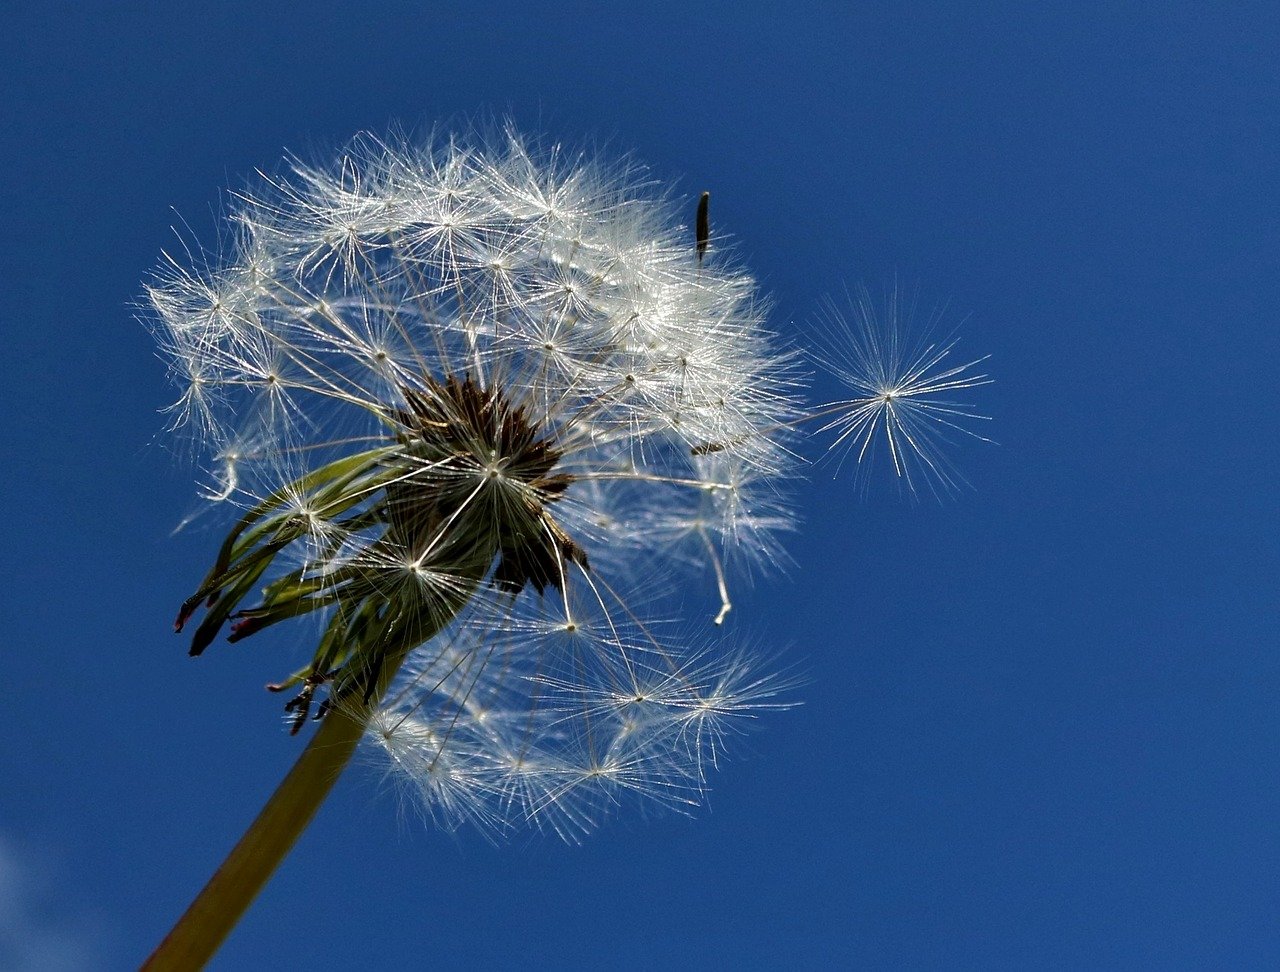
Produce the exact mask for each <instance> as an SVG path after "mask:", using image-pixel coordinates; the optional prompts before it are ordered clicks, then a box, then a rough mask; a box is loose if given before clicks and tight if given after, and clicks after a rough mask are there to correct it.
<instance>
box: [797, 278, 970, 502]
mask: <svg viewBox="0 0 1280 972" xmlns="http://www.w3.org/2000/svg"><path fill="white" fill-rule="evenodd" d="M915 310H916V308H915V298H914V296H913V297H910V298H908V299H907V301H906V304H905V306H904V303H903V298H902V295H901V294H900V292H899V291H898V289H897V287H896V286H895V287H894V289H893V290H892V291H890V292H889V293H888V294H887V295H886V297H885V299H884V302H883V306H882V307H881V308H879V309H877V307H876V304H875V302H874V300H873V298H872V297H871V295H870V293H869V292H868V291H867V290H866V288H865V287H863V288H860V289H859V290H858V291H857V293H856V294H855V295H854V297H853V299H852V300H851V301H850V310H849V316H848V317H846V316H845V315H844V314H843V313H842V311H841V309H840V308H839V307H838V306H837V305H836V304H835V303H834V302H830V303H829V304H828V306H827V308H826V314H825V321H824V323H825V325H826V327H825V338H826V340H825V342H824V343H825V344H826V347H825V348H824V350H823V354H822V355H821V361H822V363H823V364H824V366H826V367H827V368H829V369H830V370H831V371H832V373H834V374H835V376H836V377H837V378H839V379H840V380H841V381H842V382H844V383H845V384H846V385H847V386H848V387H849V389H850V390H851V391H852V392H853V393H854V395H853V397H852V398H849V399H847V400H844V401H840V402H835V403H833V404H832V405H829V406H826V407H824V408H823V409H822V410H821V412H820V414H823V415H834V417H833V418H831V419H830V420H829V421H828V422H827V423H826V424H825V425H824V426H823V427H822V431H834V432H835V433H836V437H835V440H834V442H832V444H831V447H830V448H831V449H832V450H836V451H838V452H839V453H840V454H841V456H842V460H841V461H843V458H844V457H847V456H853V457H854V458H855V459H856V461H857V465H858V468H859V470H860V471H861V472H862V473H863V474H864V475H865V474H867V473H869V472H870V471H871V470H872V469H873V468H874V466H875V465H876V463H877V458H878V456H879V455H880V454H883V455H884V456H885V457H887V462H888V464H889V465H890V466H891V467H892V469H893V472H894V474H895V475H896V476H897V477H898V479H899V480H900V481H901V482H902V483H903V484H904V485H905V486H906V488H907V489H908V490H909V491H910V492H911V493H913V494H915V493H918V492H919V491H920V490H922V489H927V490H929V491H930V492H932V493H933V494H934V495H935V496H938V497H941V496H942V495H943V494H945V493H948V492H953V491H955V490H957V489H959V488H960V487H961V486H963V485H964V484H965V480H964V477H963V475H962V474H961V473H960V471H959V470H958V469H957V467H956V466H955V464H954V463H953V461H952V460H951V458H950V456H949V455H948V449H949V448H950V447H951V446H953V445H954V444H955V443H956V442H957V441H958V440H959V439H964V438H973V439H978V440H981V441H983V442H990V441H991V440H990V439H987V438H986V437H984V436H983V435H981V434H980V433H979V432H978V431H976V429H975V428H974V426H975V425H976V424H977V423H981V422H985V421H988V420H989V418H988V416H985V415H981V414H979V413H978V412H977V411H976V410H975V409H974V407H973V406H972V405H971V404H970V403H968V402H967V401H965V400H964V398H963V397H962V393H964V392H966V391H968V390H969V389H971V388H977V387H979V386H981V385H989V384H991V381H992V379H991V378H989V377H988V376H987V375H985V374H978V373H975V371H974V369H975V368H976V367H977V366H978V365H979V364H981V363H982V362H983V361H985V360H986V356H983V357H980V358H976V359H973V360H971V361H967V362H964V363H963V364H956V363H953V361H952V352H953V351H954V350H955V348H956V345H957V344H958V339H957V338H956V337H955V336H954V334H951V335H946V336H942V337H939V336H938V331H939V327H940V323H941V321H940V317H941V314H940V312H938V311H935V312H934V314H933V315H932V316H931V317H930V319H929V320H928V321H927V322H926V323H925V325H924V326H923V327H921V328H920V329H919V330H918V331H913V324H914V318H915Z"/></svg>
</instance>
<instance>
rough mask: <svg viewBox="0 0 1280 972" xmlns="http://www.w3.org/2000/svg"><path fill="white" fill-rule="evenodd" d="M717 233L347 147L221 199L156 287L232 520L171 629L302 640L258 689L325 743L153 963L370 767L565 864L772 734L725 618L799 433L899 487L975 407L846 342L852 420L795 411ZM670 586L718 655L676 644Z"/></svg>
mask: <svg viewBox="0 0 1280 972" xmlns="http://www.w3.org/2000/svg"><path fill="white" fill-rule="evenodd" d="M707 203H708V194H706V193H704V194H703V195H702V197H701V201H700V204H699V207H698V210H697V214H696V219H695V222H696V226H695V229H694V233H693V235H692V241H691V239H690V234H689V230H688V228H687V227H684V226H681V225H680V224H679V221H678V220H677V219H675V218H674V215H673V212H672V209H671V207H670V206H669V205H668V203H667V202H665V201H664V200H663V199H662V198H654V197H653V195H652V194H651V193H650V192H649V187H648V183H646V182H645V181H644V178H643V174H642V172H641V171H640V170H639V169H638V168H637V167H635V166H634V165H632V164H623V165H615V166H609V165H607V164H605V163H603V162H601V161H599V160H598V159H596V158H594V157H591V156H589V155H586V154H572V153H567V152H565V151H564V150H563V149H561V148H560V147H559V146H549V147H539V146H536V145H532V144H531V143H529V142H527V141H526V140H524V139H522V138H521V137H520V136H518V135H517V134H516V133H514V132H513V131H510V130H507V131H505V132H503V133H502V134H501V135H499V136H495V137H487V138H486V137H481V136H475V137H471V138H449V139H441V140H439V141H437V142H435V143H433V144H430V145H428V146H426V147H420V146H414V145H410V144H408V143H407V142H406V141H404V140H389V141H384V140H379V139H376V138H373V137H369V136H363V137H361V138H358V139H357V140H355V141H354V142H353V143H352V144H351V146H350V147H349V148H348V150H347V151H346V152H345V153H343V154H342V156H341V157H340V158H339V160H338V161H337V162H335V163H334V164H332V165H328V166H312V165H306V164H303V163H301V162H298V161H296V160H294V161H293V162H292V163H291V169H290V171H289V173H288V174H286V175H282V176H279V177H266V176H264V177H263V179H262V183H261V185H260V188H258V189H255V190H252V191H246V192H243V193H239V194H237V195H236V196H235V198H234V202H233V204H232V206H231V211H230V213H229V217H230V220H231V222H232V224H233V226H234V227H235V233H234V234H233V236H232V239H231V241H230V246H229V251H228V252H227V253H225V254H223V255H222V256H220V257H218V258H216V259H215V260H214V261H213V262H212V263H211V265H208V266H204V267H199V266H197V267H192V266H191V265H190V264H193V263H196V262H197V261H196V260H194V259H192V258H191V254H190V251H188V253H187V260H186V262H183V261H180V260H176V259H171V258H167V257H166V260H165V262H164V264H163V265H162V266H161V268H160V269H159V270H158V271H157V273H156V275H155V278H154V280H153V281H152V283H151V285H150V286H149V288H148V297H149V304H150V316H151V321H152V322H153V324H154V325H155V330H156V333H157V336H158V339H159V341H160V344H161V347H162V349H163V350H164V352H165V353H166V355H167V357H168V359H169V362H170V365H171V370H172V372H173V374H174V376H175V377H176V379H177V381H178V383H179V385H180V386H181V394H180V397H179V399H178V401H177V402H176V403H175V404H174V405H173V408H172V419H173V424H174V426H176V427H187V428H190V429H191V430H193V431H194V432H195V433H196V437H197V438H198V439H199V440H200V441H201V442H202V443H203V444H204V445H205V446H206V448H207V455H209V456H210V457H211V458H210V463H211V467H210V469H209V478H210V483H209V485H208V489H207V491H206V495H207V497H208V498H209V499H211V500H213V501H215V502H222V503H231V504H235V505H237V506H238V507H239V508H240V510H241V513H240V516H239V518H238V520H237V522H236V523H235V525H234V527H233V528H232V530H231V532H230V533H229V535H228V536H227V537H226V539H225V541H224V542H223V544H222V546H221V549H220V550H219V551H218V553H217V555H216V557H215V559H214V563H213V566H212V567H211V569H210V570H209V572H208V574H207V575H206V577H205V579H204V581H203V582H202V583H201V584H199V585H198V587H197V588H196V590H195V591H194V592H193V593H192V595H191V597H189V598H188V599H187V601H186V602H184V603H183V605H182V606H181V609H180V610H179V612H178V616H177V619H176V623H175V628H176V629H177V630H179V631H183V630H185V629H187V628H188V627H189V626H191V625H193V624H194V631H192V632H191V643H190V652H191V654H193V655H198V654H201V653H202V652H204V651H205V650H206V649H208V648H209V647H210V646H211V645H212V644H213V643H214V641H215V640H216V639H217V638H218V637H219V635H220V634H222V633H224V632H225V633H226V635H227V640H229V641H232V642H240V641H245V640H247V639H250V638H252V637H253V636H254V635H256V634H258V633H259V632H261V631H263V630H264V629H266V628H268V627H271V626H273V625H276V624H278V623H280V622H283V621H291V620H295V619H298V618H303V617H308V616H309V617H311V618H312V619H313V620H314V621H315V623H316V627H317V630H318V631H319V638H318V642H317V645H316V648H315V651H314V654H313V657H312V659H311V661H310V662H309V663H308V664H306V665H304V666H303V667H302V668H300V669H298V670H297V671H295V672H294V673H292V674H291V675H289V676H288V677H286V678H284V679H283V680H281V681H280V682H278V683H276V684H273V685H270V686H268V688H270V689H272V690H273V691H278V692H288V693H290V696H289V700H288V701H287V703H286V705H285V712H286V717H287V721H288V724H289V726H290V728H291V730H292V731H293V732H295V733H296V732H298V731H299V730H300V729H301V728H302V727H303V725H304V724H305V723H306V721H307V719H308V717H311V718H313V719H315V720H320V727H319V729H318V730H317V732H316V733H315V735H314V736H313V737H312V740H311V742H310V744H309V745H308V747H307V748H306V750H305V751H304V752H303V754H302V756H301V757H300V759H299V761H298V763H297V764H296V766H295V767H294V769H293V770H292V771H291V773H290V774H289V776H288V777H287V778H286V780H285V781H284V782H283V783H282V784H281V786H280V788H279V789H278V790H277V791H276V794H275V795H274V796H273V797H272V799H271V801H270V802H269V803H268V804H267V806H266V807H265V808H264V810H263V811H262V813H261V814H260V816H259V817H258V819H257V820H256V821H255V823H254V824H253V826H252V827H251V828H250V830H249V831H248V832H247V833H246V835H245V837H244V838H243V839H242V841H241V842H240V844H239V845H237V847H236V848H235V850H233V852H232V854H231V856H230V857H228V859H227V861H226V862H225V863H224V865H223V866H222V868H220V869H219V871H218V873H217V874H216V875H215V877H214V878H213V879H212V880H211V881H210V883H209V885H208V886H207V887H206V889H205V890H204V891H203V892H202V893H201V895H200V896H199V897H198V898H197V899H196V901H195V903H193V905H192V906H191V908H190V909H189V910H188V912H187V914H186V915H184V917H183V919H182V920H181V921H180V922H179V924H178V925H177V926H176V927H175V929H174V931H173V933H171V935H170V937H169V938H168V939H166V940H165V942H164V943H162V945H161V947H160V949H159V950H158V951H157V953H156V954H155V956H153V963H154V964H153V965H152V966H151V967H156V968H160V967H165V968H168V967H174V968H177V967H191V966H195V965H198V964H199V963H200V962H202V961H204V960H205V959H207V958H208V956H209V955H211V954H212V952H213V950H214V949H215V948H216V947H217V944H218V943H219V942H220V941H221V939H222V937H223V936H225V934H226V933H227V932H228V931H229V930H230V928H231V927H232V925H234V923H235V921H236V920H237V918H238V917H239V915H240V914H241V913H242V911H243V910H244V908H245V907H247V905H248V903H249V901H250V900H251V899H252V896H253V895H254V894H255V893H256V891H257V890H258V889H259V888H260V887H261V886H262V884H263V883H265V881H266V880H267V878H268V877H269V876H270V874H271V872H272V871H273V870H274V868H275V866H276V864H277V863H278V862H279V860H280V859H281V858H282V857H283V855H284V854H285V853H287V851H288V849H289V847H290V846H291V844H292V842H293V840H294V839H296V837H297V835H298V834H299V833H300V832H301V830H302V829H303V828H304V827H305V826H306V824H307V822H308V821H309V820H310V818H311V816H312V814H313V813H314V812H315V809H316V807H318V805H319V803H320V802H321V800H322V799H323V797H324V795H325V794H326V793H327V791H328V789H329V787H330V786H331V785H332V783H333V781H334V779H335V778H336V777H337V775H338V773H339V772H340V771H341V770H342V768H343V767H344V766H345V764H346V762H347V760H348V759H349V757H350V755H351V753H352V752H353V751H354V749H355V747H356V745H357V743H358V742H359V741H360V740H361V739H362V738H365V739H368V740H371V741H372V742H373V743H374V744H375V745H376V746H378V747H380V748H381V749H382V750H383V751H384V752H385V754H386V756H387V758H388V760H389V764H390V766H391V769H392V771H393V772H394V773H396V774H397V775H398V777H400V778H402V779H404V780H405V781H407V782H408V784H409V785H410V787H411V788H412V789H413V791H414V792H415V793H416V794H417V795H418V796H419V797H420V798H421V804H422V806H423V808H424V810H425V812H426V813H427V814H428V815H429V816H430V817H431V818H433V819H435V820H437V821H438V822H439V823H441V824H442V825H445V826H455V825H457V824H460V823H464V822H466V823H471V824H474V825H476V826H477V827H479V828H480V829H482V830H484V831H486V832H489V833H494V834H500V833H504V832H506V831H509V830H511V829H513V828H515V827H517V826H520V825H522V824H526V823H532V824H533V825H536V826H541V827H544V828H547V829H549V830H551V831H553V832H555V833H557V834H560V835H561V836H563V837H565V838H566V839H577V838H578V837H579V836H580V835H581V834H582V833H584V832H585V831H587V830H589V829H591V828H592V827H594V826H595V825H596V824H597V823H598V822H599V820H600V819H601V817H602V816H604V815H605V814H606V813H608V812H609V811H611V810H613V809H614V808H615V807H617V806H619V805H621V804H622V803H625V802H629V801H633V800H637V799H639V800H648V801H650V802H654V803H657V804H659V805H663V806H667V807H674V808H677V809H687V808H689V807H691V806H693V805H695V804H696V803H698V802H699V800H700V799H701V797H702V796H703V794H704V791H705V788H706V785H707V771H708V769H709V768H711V767H714V766H715V765H716V764H717V762H718V760H719V757H720V754H721V752H722V749H723V744H724V740H725V739H726V737H727V736H728V735H729V734H730V733H731V732H732V730H733V728H734V726H735V724H739V723H741V722H742V721H743V720H744V719H749V718H750V717H751V716H752V715H753V714H755V713H757V712H760V711H763V710H768V709H773V708H779V707H784V706H785V705H786V704H787V703H786V702H785V700H781V699H780V698H779V694H780V693H781V692H782V690H783V689H785V688H787V687H788V686H789V682H788V680H787V679H785V678H778V677H776V676H771V675H768V674H764V673H762V668H761V663H760V661H759V660H758V659H754V658H753V656H752V654H751V653H750V652H747V651H744V650H742V649H741V648H740V647H734V646H733V645H732V643H731V639H730V638H728V637H727V636H726V635H724V633H723V626H722V622H724V621H725V619H726V616H728V615H729V613H730V611H731V609H732V606H733V602H732V596H731V589H732V585H733V583H734V578H735V577H738V576H742V575H743V574H744V573H745V572H749V571H750V570H752V569H758V568H761V567H768V566H770V565H772V564H776V563H778V562H780V561H781V560H782V559H783V554H782V548H781V543H780V540H779V537H780V536H781V535H782V534H784V533H786V532H787V531H789V530H790V529H792V527H793V522H794V521H793V517H792V514H791V511H790V505H789V502H788V499H787V496H786V489H785V485H786V482H787V480H788V478H789V477H790V476H791V475H792V473H793V466H794V463H795V453H794V451H793V445H792V441H791V440H792V439H793V438H794V437H795V435H796V434H797V430H798V429H799V428H801V427H803V426H804V425H805V424H806V423H810V422H813V421H815V420H816V421H822V420H824V419H826V420H828V428H831V429H835V430H837V431H838V439H837V441H838V442H840V443H842V444H848V446H849V448H850V449H851V450H856V452H857V454H858V458H859V459H860V460H861V459H864V458H865V457H866V456H867V455H868V454H869V451H870V448H871V445H872V443H873V440H874V439H876V438H877V436H878V435H879V434H883V435H884V436H885V437H886V439H887V441H888V443H889V446H890V451H891V455H892V456H893V461H894V465H895V468H896V469H897V470H898V471H899V474H900V475H903V476H904V477H905V478H907V480H908V482H911V483H912V484H913V485H914V482H915V478H914V477H915V476H916V473H915V472H914V470H913V467H912V465H911V463H910V462H909V461H908V456H909V455H910V456H914V457H917V458H918V459H919V460H920V461H921V462H922V463H923V465H924V468H925V470H927V471H928V472H930V473H932V474H933V475H934V476H935V477H937V478H939V479H941V481H942V482H944V483H949V482H951V476H950V474H949V473H947V474H944V470H946V469H947V467H945V466H943V465H942V463H941V460H940V459H939V458H938V457H937V455H936V452H935V449H934V447H935V446H936V444H937V440H936V437H935V435H936V434H935V433H934V432H932V431H930V430H929V429H928V428H927V426H928V423H930V422H941V423H942V424H943V425H945V426H954V425H955V423H956V422H957V420H958V419H960V418H964V417H970V416H969V413H967V412H966V411H965V410H964V409H963V407H962V406H959V405H956V404H954V403H952V402H950V401H947V400H940V399H939V397H938V396H939V395H945V394H946V393H950V392H951V391H955V390H958V389H964V388H968V387H972V386H973V385H976V384H981V383H982V382H983V381H984V379H981V378H974V377H966V374H967V372H966V368H967V366H965V367H961V368H955V369H947V368H946V367H945V366H942V361H943V359H944V358H945V356H946V354H947V353H948V352H949V351H950V347H951V346H950V345H945V346H943V347H942V348H941V349H938V348H935V347H933V346H928V347H926V348H924V349H923V350H919V351H911V352H910V353H907V352H906V351H905V349H903V348H901V347H900V345H899V341H900V338H899V336H898V333H897V331H896V330H891V331H890V332H888V336H887V337H886V338H883V339H882V338H881V337H880V336H879V332H877V331H876V330H875V329H874V328H870V327H865V326H864V327H861V329H858V328H855V329H853V330H852V332H851V334H850V337H851V339H852V340H851V345H850V346H851V349H852V350H851V351H850V352H849V356H848V357H847V358H846V359H843V363H842V364H840V365H839V366H838V368H837V370H838V373H839V374H840V375H841V376H842V377H843V378H844V379H845V380H846V381H848V382H849V383H850V384H851V385H852V386H853V387H854V389H855V390H856V392H857V394H858V396H859V397H858V398H856V399H852V400H849V401H844V402H839V403H836V404H834V405H832V406H828V407H826V408H821V409H817V410H813V411H805V410H804V409H803V408H802V407H801V405H800V402H799V399H798V385H797V381H796V358H795V355H794V353H792V352H790V351H788V350H786V349H783V348H781V347H780V346H779V342H778V340H777V339H776V337H775V336H774V335H773V334H771V333H770V331H769V330H768V329H767V328H766V326H765V315H766V311H767V304H766V302H765V301H764V300H762V299H761V297H760V296H759V294H758V292H757V290H756V285H755V282H754V280H753V279H752V278H751V277H750V276H749V275H748V274H746V273H745V272H744V271H743V270H742V269H740V268H738V267H736V266H735V265H733V263H732V262H731V261H730V260H729V259H728V258H727V257H726V255H725V254H724V253H723V252H720V251H717V250H715V249H713V248H710V247H709V246H708V242H709V238H710V226H709V219H708V212H707V210H708V205H707ZM691 242H692V245H691ZM889 319H890V320H891V321H893V322H896V321H897V317H896V314H891V315H890V318H889ZM856 323H858V324H859V325H867V324H870V323H874V317H873V316H871V315H870V313H869V305H866V304H865V302H864V306H863V309H862V311H861V312H860V315H859V316H858V317H857V318H856ZM832 416H834V418H833V417H832ZM690 579H691V580H692V582H693V583H694V584H696V585H701V589H702V590H703V591H704V592H705V594H706V598H707V606H706V614H705V616H706V618H707V620H708V622H710V621H714V622H715V624H713V625H709V627H708V631H709V632H714V633H715V635H716V637H714V638H713V637H711V636H710V634H707V633H702V632H699V633H698V634H696V635H693V636H691V635H690V633H689V629H687V628H683V629H680V630H681V631H682V632H683V635H682V636H677V635H675V634H673V633H672V632H673V629H672V627H671V625H670V624H669V623H668V622H670V621H672V620H674V619H675V616H676V612H675V611H674V610H673V609H672V608H671V607H664V605H665V604H668V603H669V602H677V601H678V600H679V598H673V597H668V595H672V594H678V595H682V596H687V595H688V594H689V593H690V591H691V590H696V589H697V588H696V587H693V586H691V584H690ZM197 619H198V620H197ZM765 667H766V668H767V665H766V666H765Z"/></svg>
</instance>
